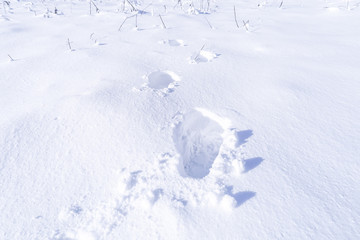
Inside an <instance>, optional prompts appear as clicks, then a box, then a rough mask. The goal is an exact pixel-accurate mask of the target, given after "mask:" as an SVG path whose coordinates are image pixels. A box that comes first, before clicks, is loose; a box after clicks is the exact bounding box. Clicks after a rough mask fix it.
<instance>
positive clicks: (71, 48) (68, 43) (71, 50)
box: [68, 38, 72, 51]
mask: <svg viewBox="0 0 360 240" xmlns="http://www.w3.org/2000/svg"><path fill="white" fill-rule="evenodd" d="M68 45H69V49H70V51H72V48H71V43H70V39H69V38H68Z"/></svg>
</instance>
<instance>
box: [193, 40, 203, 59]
mask: <svg viewBox="0 0 360 240" xmlns="http://www.w3.org/2000/svg"><path fill="white" fill-rule="evenodd" d="M204 47H205V44H204V45H203V46H202V47H201V49H200V51H199V52H198V54H197V55H196V56H195V57H194V61H195V62H196V60H197V59H198V58H199V57H200V54H201V51H202V50H203V49H204Z"/></svg>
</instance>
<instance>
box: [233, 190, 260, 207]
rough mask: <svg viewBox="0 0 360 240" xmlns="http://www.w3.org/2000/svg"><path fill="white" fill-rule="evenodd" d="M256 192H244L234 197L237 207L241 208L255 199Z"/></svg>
mask: <svg viewBox="0 0 360 240" xmlns="http://www.w3.org/2000/svg"><path fill="white" fill-rule="evenodd" d="M255 195H256V192H251V191H244V192H238V193H235V194H234V195H233V198H235V200H236V207H239V206H240V205H242V204H243V203H245V202H246V201H247V200H249V199H250V198H253V197H255Z"/></svg>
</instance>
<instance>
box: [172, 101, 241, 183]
mask: <svg viewBox="0 0 360 240" xmlns="http://www.w3.org/2000/svg"><path fill="white" fill-rule="evenodd" d="M240 133H242V132H240V131H237V130H236V129H234V128H232V127H231V121H230V120H229V119H226V118H222V117H220V116H218V115H216V114H215V113H212V112H210V111H208V110H206V109H201V108H196V109H194V110H192V111H190V112H188V113H186V114H184V115H182V116H181V119H180V121H179V122H178V123H177V124H175V127H174V129H173V141H174V145H175V148H176V150H177V152H178V154H179V156H180V161H179V166H178V169H179V173H180V175H182V176H183V177H190V178H195V179H201V178H204V177H206V176H207V175H209V174H210V173H211V172H213V173H215V175H219V174H220V175H224V174H227V173H230V172H234V173H235V174H240V173H242V172H245V171H246V169H244V168H245V166H244V164H245V163H244V161H243V160H242V157H241V154H242V152H241V151H242V150H241V144H242V143H243V141H244V139H242V138H241V137H242V136H243V134H240Z"/></svg>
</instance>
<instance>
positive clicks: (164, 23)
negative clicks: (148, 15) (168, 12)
mask: <svg viewBox="0 0 360 240" xmlns="http://www.w3.org/2000/svg"><path fill="white" fill-rule="evenodd" d="M159 17H160V20H161V22H162V25H163V27H164V28H166V26H165V23H164V21H163V19H162V17H161V15H160V14H159Z"/></svg>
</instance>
